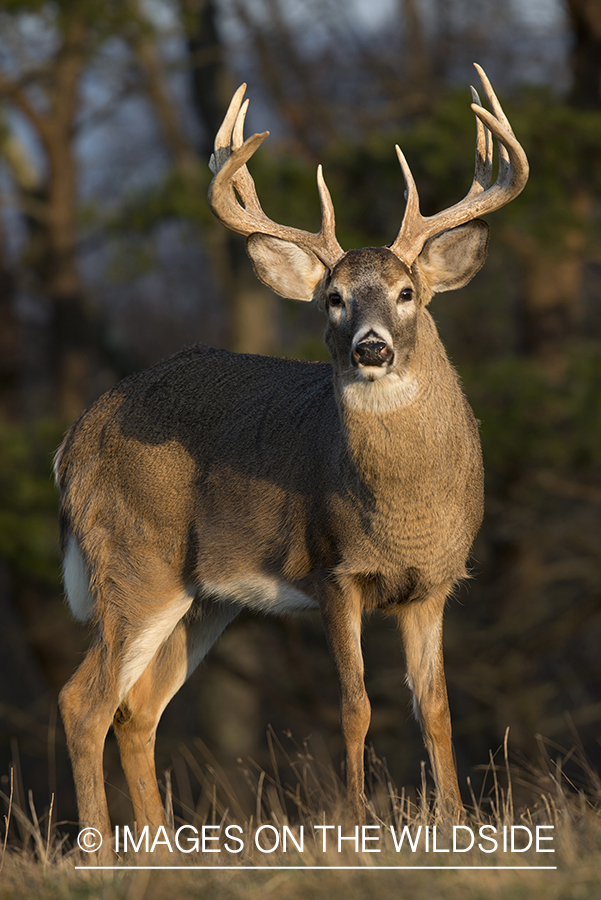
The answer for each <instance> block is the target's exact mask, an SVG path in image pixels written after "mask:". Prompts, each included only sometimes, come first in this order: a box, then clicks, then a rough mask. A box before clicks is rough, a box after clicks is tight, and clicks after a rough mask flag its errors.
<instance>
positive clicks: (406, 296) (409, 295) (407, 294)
mask: <svg viewBox="0 0 601 900" xmlns="http://www.w3.org/2000/svg"><path fill="white" fill-rule="evenodd" d="M410 300H413V291H412V290H411V288H404V289H403V290H402V291H401V293H400V294H399V301H400V302H401V303H408V302H409V301H410Z"/></svg>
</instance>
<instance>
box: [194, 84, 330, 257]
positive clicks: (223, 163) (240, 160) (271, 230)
mask: <svg viewBox="0 0 601 900" xmlns="http://www.w3.org/2000/svg"><path fill="white" fill-rule="evenodd" d="M245 90H246V85H245V84H243V85H241V86H240V87H239V88H238V90H237V91H236V93H235V94H234V96H233V98H232V102H231V103H230V106H229V109H228V111H227V113H226V115H225V119H224V120H223V124H222V125H221V128H220V129H219V131H218V132H217V136H216V138H215V152H214V153H213V155H212V156H211V160H210V162H209V167H210V169H211V171H212V172H213V175H214V176H215V177H214V178H213V181H212V182H211V185H210V187H209V205H210V207H211V209H212V210H213V212H214V213H215V215H216V216H217V218H218V219H219V220H220V222H222V223H223V224H224V225H225V226H226V227H227V228H230V229H231V230H232V231H237V232H238V233H239V234H244V235H246V236H248V235H250V234H257V233H260V234H268V235H271V236H272V237H277V238H281V239H282V240H285V241H292V242H293V243H296V244H300V245H302V246H303V247H306V248H308V249H309V250H312V251H313V253H315V255H316V256H317V257H318V258H319V259H320V260H321V261H322V262H323V263H325V265H327V266H329V267H332V266H334V265H335V263H336V262H337V261H338V260H339V259H340V257H341V256H343V254H344V250H343V249H342V247H341V246H340V244H339V243H338V241H337V240H336V230H335V228H336V226H335V218H334V207H333V205H332V198H331V196H330V192H329V190H328V188H327V186H326V183H325V181H324V178H323V172H322V168H321V166H319V167H318V169H317V187H318V190H319V199H320V203H321V230H320V231H319V232H318V233H317V234H312V233H311V232H309V231H302V230H301V229H300V228H291V227H288V226H286V225H278V223H277V222H274V221H273V220H272V219H270V218H269V217H268V216H266V215H265V213H264V212H263V210H262V208H261V204H260V203H259V198H258V197H257V191H256V188H255V183H254V181H253V178H252V176H251V174H250V172H249V171H248V168H247V165H246V163H247V162H248V160H249V159H250V158H251V156H252V155H253V154H254V152H255V151H256V150H257V148H258V147H259V146H260V145H261V144H262V143H263V141H264V140H265V138H266V137H267V136H268V134H269V132H268V131H264V132H263V133H262V134H254V135H253V136H252V137H249V138H248V139H247V140H246V141H244V139H243V129H244V120H245V118H246V111H247V109H248V102H249V101H248V100H245V101H244V103H243V102H242V100H243V97H244V92H245Z"/></svg>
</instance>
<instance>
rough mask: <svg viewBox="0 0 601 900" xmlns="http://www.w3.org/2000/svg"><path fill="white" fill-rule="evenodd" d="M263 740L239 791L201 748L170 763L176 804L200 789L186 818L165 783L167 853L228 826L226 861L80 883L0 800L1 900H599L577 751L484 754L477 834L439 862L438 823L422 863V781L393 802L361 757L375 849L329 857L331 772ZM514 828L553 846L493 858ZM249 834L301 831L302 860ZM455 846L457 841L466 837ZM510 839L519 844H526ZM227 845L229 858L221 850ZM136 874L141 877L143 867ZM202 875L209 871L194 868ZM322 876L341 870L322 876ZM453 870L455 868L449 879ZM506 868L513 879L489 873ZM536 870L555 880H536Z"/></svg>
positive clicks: (135, 866)
mask: <svg viewBox="0 0 601 900" xmlns="http://www.w3.org/2000/svg"><path fill="white" fill-rule="evenodd" d="M269 740H270V746H271V767H270V771H269V772H266V771H264V770H261V769H259V768H258V767H256V766H254V765H253V764H252V763H248V764H242V763H241V764H240V770H239V775H240V777H241V779H242V782H243V784H244V787H241V783H233V782H232V780H231V779H230V778H229V777H228V776H227V775H226V773H225V772H224V771H223V770H222V769H221V768H220V767H219V766H218V765H217V764H216V763H215V761H214V760H212V759H211V758H210V755H209V754H207V753H206V751H204V752H201V749H200V745H196V746H194V747H193V748H192V749H190V748H184V749H183V755H182V760H184V761H185V764H186V765H185V769H184V767H183V766H182V760H180V763H179V765H178V766H176V772H177V780H178V787H179V788H180V790H179V793H180V794H183V795H184V796H186V797H188V798H189V800H190V799H191V797H192V796H193V794H194V790H193V785H192V782H197V784H195V785H194V787H196V788H198V787H199V786H200V787H201V788H202V791H201V794H200V800H199V802H198V804H197V805H196V806H195V807H194V808H193V807H192V805H191V803H188V805H187V807H186V804H182V802H181V800H175V801H174V800H173V796H172V793H171V780H170V777H167V779H166V808H167V810H168V820H169V832H168V835H169V839H170V840H171V843H172V844H173V843H174V832H175V831H177V829H178V828H179V827H180V826H181V825H182V824H184V823H186V824H188V825H192V826H193V827H194V828H196V829H197V830H198V832H199V833H201V830H202V827H203V825H204V826H212V827H213V828H214V829H215V830H212V831H211V832H209V834H210V836H214V835H216V834H218V833H219V832H218V831H217V830H216V829H217V828H218V827H219V826H221V828H222V829H225V828H226V827H227V826H228V825H238V826H240V827H241V828H242V829H243V835H242V837H243V840H244V849H243V850H242V852H239V853H231V852H227V850H226V849H225V836H224V832H223V831H222V832H221V834H222V836H223V839H222V840H221V841H220V842H219V843H217V844H211V845H208V846H211V847H216V846H219V847H220V848H221V852H219V853H208V852H205V853H202V852H191V853H182V852H179V851H177V849H175V850H174V852H173V853H170V852H169V851H168V850H167V849H166V848H165V847H163V848H162V849H161V850H159V849H156V850H155V852H154V853H148V854H146V853H142V852H138V853H132V852H129V853H128V854H126V855H125V857H124V858H123V859H122V860H121V861H120V862H119V867H118V869H116V870H111V871H98V870H95V871H94V870H82V869H78V868H76V866H82V865H86V864H88V863H89V857H87V856H86V855H85V854H83V853H81V852H80V851H79V850H78V849H77V848H75V849H74V848H73V847H71V846H70V844H69V842H68V841H67V839H66V838H65V836H64V833H63V832H64V828H61V826H60V825H56V824H54V823H53V821H52V809H49V810H47V811H46V812H45V813H44V815H43V816H39V817H38V814H37V812H36V809H35V805H34V802H33V798H31V797H30V799H29V809H28V810H24V809H21V808H19V807H18V806H17V805H16V804H15V803H14V801H13V797H12V793H11V794H10V795H2V797H3V799H4V802H5V806H6V812H5V816H4V827H3V830H2V838H1V841H0V853H1V858H0V897H1V898H3V900H4V898H14V900H17V898H18V900H21V898H28V900H29V898H32V897H35V898H44V900H45V898H57V900H58V898H63V897H65V898H67V897H69V898H71V897H74V898H81V900H88V898H90V900H91V898H94V900H117V898H123V900H154V898H157V900H159V898H161V900H162V898H165V897H169V895H170V894H171V895H172V896H176V897H177V898H178V900H180V898H181V900H187V898H192V897H200V896H202V897H210V898H211V900H220V898H222V897H223V898H225V897H228V898H238V897H244V898H247V900H254V898H257V900H266V898H267V897H269V898H270V900H271V898H273V900H280V898H282V900H283V898H286V900H290V898H296V897H299V898H303V900H309V898H313V897H322V896H328V897H344V898H345V900H354V898H356V897H357V898H358V897H380V896H387V895H388V894H390V896H392V895H393V892H394V894H395V895H397V896H402V898H403V900H412V898H422V897H423V898H426V897H427V898H428V900H437V898H439V897H440V898H443V897H444V898H445V900H459V898H461V900H479V898H487V900H501V898H522V897H523V898H528V900H530V898H533V897H534V898H538V897H541V898H543V897H544V898H545V900H588V898H591V900H593V898H595V900H598V898H599V897H601V782H600V781H599V778H598V776H597V775H596V773H595V772H594V771H593V770H592V769H591V767H590V766H589V764H588V762H587V760H586V757H585V756H584V753H583V751H582V748H579V747H578V746H577V745H575V747H574V748H573V749H572V751H570V752H569V753H566V752H565V751H564V753H563V754H562V755H561V756H556V758H555V759H554V760H553V759H551V756H550V755H549V753H548V752H547V751H548V748H546V747H545V745H543V744H541V750H542V753H541V760H540V764H539V765H538V767H536V768H535V767H533V766H526V767H524V766H522V767H517V766H515V765H512V764H511V763H510V759H509V751H508V745H507V740H506V741H505V745H504V747H502V748H500V749H499V751H498V752H497V753H496V754H494V755H493V754H491V758H490V760H489V763H488V765H487V767H486V772H485V777H484V784H483V787H482V789H481V791H480V792H479V793H478V795H476V794H475V793H474V791H473V790H472V787H471V785H469V784H468V791H469V793H470V795H471V804H470V806H469V807H468V810H467V819H466V825H467V826H468V827H469V828H470V829H472V830H473V831H474V833H475V835H476V844H475V846H474V848H473V849H472V850H470V851H468V852H452V833H451V831H450V829H449V828H448V827H446V828H445V827H444V826H441V825H440V823H439V824H438V826H437V848H438V852H433V846H432V839H433V830H432V829H433V826H435V825H436V818H435V810H434V805H433V801H432V799H431V797H430V796H429V795H428V792H427V788H426V781H425V772H423V773H422V774H423V781H422V788H421V790H420V791H419V792H418V793H417V795H416V796H414V797H413V796H409V795H407V794H406V793H405V792H404V791H403V790H402V791H400V792H399V791H397V789H396V788H395V786H394V785H393V784H392V782H391V779H390V777H389V775H388V772H387V770H386V768H385V766H384V765H383V764H382V762H381V761H379V760H378V759H377V758H376V757H375V756H374V755H373V754H369V759H368V781H369V796H370V813H371V816H370V822H369V824H370V826H371V830H370V831H368V832H366V834H367V836H368V837H378V838H379V840H378V841H377V842H376V841H373V842H371V843H366V845H365V849H366V851H367V849H368V848H370V849H374V848H379V849H380V852H379V853H375V852H363V851H362V849H361V847H359V852H356V849H355V846H354V841H345V842H344V841H343V842H342V851H341V852H339V851H338V846H337V844H338V841H337V826H338V824H339V823H344V791H343V788H342V783H341V781H340V779H339V777H338V775H337V774H336V772H335V770H334V767H333V766H332V764H331V762H330V761H329V760H327V759H324V758H321V757H320V754H319V753H318V752H317V751H316V750H315V748H313V752H311V751H310V750H309V748H308V747H307V746H302V747H301V746H294V744H293V743H292V742H291V741H289V740H287V739H286V740H284V742H282V741H279V740H277V739H276V738H275V736H274V735H273V734H270V735H269ZM566 765H569V766H570V767H571V768H570V772H571V773H572V775H571V777H570V778H568V776H567V775H566V773H565V767H566ZM186 778H187V779H188V784H185V779H186ZM576 779H578V784H576ZM518 789H519V790H520V791H524V790H527V791H528V792H529V793H530V796H531V803H529V804H528V805H527V806H524V807H520V808H517V807H516V806H515V805H514V793H515V791H516V790H518ZM174 809H175V812H174ZM180 812H181V815H180ZM320 825H334V826H335V828H334V829H330V830H329V831H328V846H327V849H326V852H324V851H323V848H322V835H323V831H322V830H318V831H317V832H315V829H314V826H320ZM516 825H520V826H526V827H527V828H529V829H532V830H534V829H536V827H537V826H539V827H540V826H553V830H550V829H548V830H547V831H545V832H542V834H544V835H553V841H552V843H550V844H546V845H542V846H547V847H548V846H552V847H553V848H554V849H555V853H542V852H541V853H536V852H534V849H531V850H528V851H526V852H514V853H512V852H506V853H504V852H502V834H503V827H504V826H505V827H507V828H510V827H511V826H516ZM260 826H270V827H269V828H267V829H264V832H263V838H264V840H265V844H264V846H267V845H268V843H269V842H270V841H272V840H273V839H274V836H275V834H276V832H277V834H278V835H280V836H281V835H282V834H283V831H284V828H285V826H287V827H288V828H289V829H290V830H291V831H292V833H293V834H294V835H295V836H296V838H297V840H298V835H299V829H300V827H301V826H302V827H303V828H304V836H305V840H304V846H303V851H302V852H299V851H298V850H296V849H295V847H294V845H293V844H291V843H290V840H289V841H288V846H287V850H286V852H285V853H284V852H282V849H281V846H280V848H278V849H277V850H275V851H274V852H272V853H265V852H261V850H260V849H258V848H257V847H256V846H255V845H254V843H253V840H252V836H253V835H254V834H255V833H256V831H257V829H258V828H259V827H260ZM486 826H488V828H489V830H488V831H485V832H484V833H485V834H488V835H491V834H492V829H494V830H495V831H496V832H497V833H498V836H499V848H498V850H497V851H496V852H493V853H484V852H483V851H482V850H481V849H478V846H477V845H478V843H479V842H480V843H481V846H485V847H487V848H488V849H490V848H491V844H490V842H489V843H487V842H486V841H483V840H482V839H481V838H479V835H478V829H479V828H480V827H486ZM405 827H407V828H408V829H409V831H410V834H411V836H412V838H413V839H414V840H415V839H416V836H417V835H418V834H419V835H420V839H419V848H418V849H416V850H415V852H413V851H412V850H411V849H410V848H409V847H408V845H407V841H406V840H405V842H404V844H403V847H402V848H401V849H400V850H399V851H396V850H395V846H394V840H393V834H396V836H397V837H398V836H399V835H400V834H401V832H402V829H403V828H405ZM420 828H421V832H420V831H419V829H420ZM426 828H427V829H428V839H429V849H428V851H427V852H426V849H425V830H426ZM342 829H343V830H342V835H343V836H353V834H354V829H353V828H352V827H350V826H348V825H344V824H342ZM509 833H510V832H509ZM190 834H191V832H190V831H189V830H188V831H187V832H185V835H186V836H189V835H190ZM230 834H233V832H230ZM236 834H238V832H236ZM315 835H316V837H317V839H315ZM461 835H462V836H467V835H468V832H466V831H463V832H462V833H461ZM520 835H521V836H524V835H525V831H524V830H522V831H521V832H520ZM182 840H183V839H182ZM229 846H230V847H236V846H237V845H236V844H234V843H233V842H230V843H229ZM441 848H449V852H440V851H441ZM149 866H152V867H154V868H152V869H151V868H145V867H149ZM158 866H164V867H167V868H162V869H159V868H157V867H158ZM176 866H178V867H182V868H179V869H176V868H175V867H176ZM208 866H214V867H217V868H216V869H208V868H204V870H199V868H195V867H208ZM251 866H255V867H257V866H261V867H267V868H266V869H264V870H263V869H251V868H249V867H251ZM334 866H336V867H348V868H342V869H341V868H336V869H334V868H331V867H334ZM459 866H460V867H462V868H461V869H459V868H456V867H459ZM509 866H519V867H520V868H519V869H515V870H508V869H507V868H501V867H509ZM543 866H544V867H549V866H555V867H556V868H545V869H542V868H537V867H543ZM279 867H284V868H279ZM293 867H299V868H293ZM311 867H319V869H315V868H311ZM399 867H406V868H399ZM423 867H426V868H423ZM476 867H486V868H476Z"/></svg>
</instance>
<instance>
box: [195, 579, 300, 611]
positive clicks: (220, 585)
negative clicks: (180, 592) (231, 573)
mask: <svg viewBox="0 0 601 900" xmlns="http://www.w3.org/2000/svg"><path fill="white" fill-rule="evenodd" d="M200 589H201V590H202V591H203V593H206V594H209V595H211V596H213V597H217V598H219V599H220V600H228V601H229V602H230V603H237V604H240V605H241V606H246V607H248V608H249V609H254V610H255V611H256V612H263V613H274V614H281V613H294V612H300V611H301V610H304V609H317V605H318V604H317V601H316V600H315V599H314V598H313V597H310V596H309V595H308V594H305V593H303V591H299V590H298V589H297V588H293V587H291V586H290V585H289V584H287V583H286V582H285V581H280V579H278V578H268V577H266V576H263V575H247V576H243V575H242V576H239V577H237V578H231V579H228V580H227V581H219V582H216V581H203V582H202V584H201V585H200Z"/></svg>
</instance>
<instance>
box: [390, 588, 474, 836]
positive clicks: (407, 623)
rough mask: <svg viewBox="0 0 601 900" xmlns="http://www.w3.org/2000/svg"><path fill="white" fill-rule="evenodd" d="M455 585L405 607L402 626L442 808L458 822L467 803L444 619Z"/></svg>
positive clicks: (418, 715) (416, 704) (415, 700)
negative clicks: (460, 779)
mask: <svg viewBox="0 0 601 900" xmlns="http://www.w3.org/2000/svg"><path fill="white" fill-rule="evenodd" d="M451 587H452V585H450V584H449V585H442V586H441V587H440V588H438V589H437V590H436V591H434V592H433V593H432V594H430V596H429V597H428V598H427V599H426V600H424V601H414V602H411V603H408V604H407V605H406V606H403V607H402V608H401V611H400V612H399V615H398V621H399V629H400V633H401V640H402V644H403V650H404V653H405V659H406V663H407V682H408V684H409V687H410V688H411V691H412V693H413V709H414V712H415V715H416V718H417V719H418V721H419V723H420V725H421V728H422V734H423V737H424V743H425V745H426V748H427V750H428V754H429V756H430V762H431V765H432V771H433V775H434V781H435V783H436V791H437V797H438V807H439V812H440V813H441V814H442V815H443V816H444V817H446V818H450V819H453V820H459V819H460V818H461V817H462V815H463V805H462V803H461V796H460V793H459V785H458V783H457V773H456V771H455V763H454V760H453V747H452V744H451V716H450V713H449V703H448V699H447V686H446V681H445V675H444V662H443V653H442V617H443V611H444V605H445V600H446V597H447V595H448V593H449V590H450V589H451Z"/></svg>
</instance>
